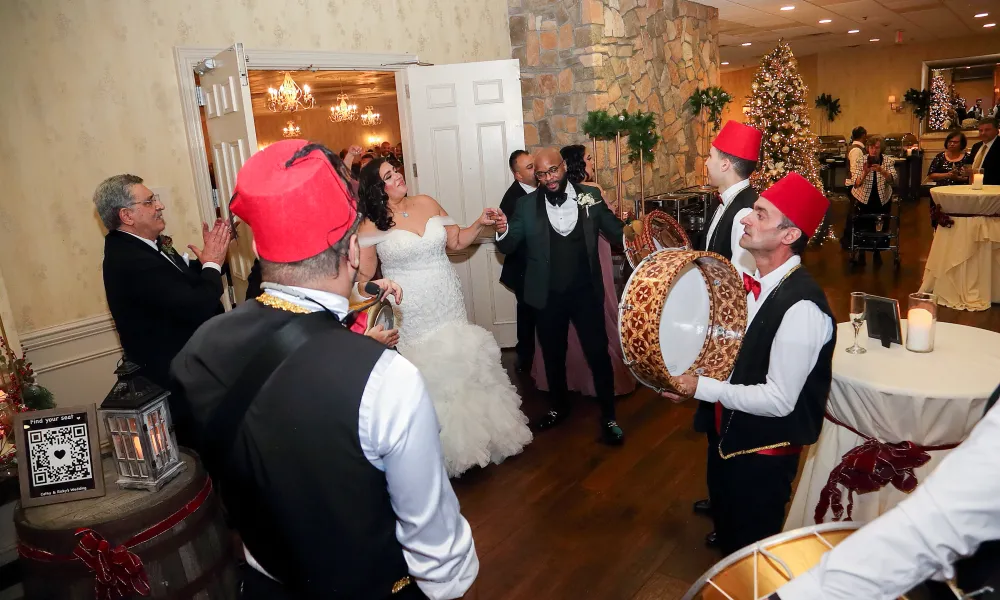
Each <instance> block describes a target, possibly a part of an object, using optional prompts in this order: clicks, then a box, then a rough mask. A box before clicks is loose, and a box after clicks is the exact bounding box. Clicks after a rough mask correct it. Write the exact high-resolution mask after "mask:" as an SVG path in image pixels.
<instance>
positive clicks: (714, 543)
mask: <svg viewBox="0 0 1000 600" xmlns="http://www.w3.org/2000/svg"><path fill="white" fill-rule="evenodd" d="M705 545H706V546H708V547H709V548H718V547H719V535H718V534H717V533H715V532H714V531H713V532H711V533H709V534H708V535H706V536H705Z"/></svg>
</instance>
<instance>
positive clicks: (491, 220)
mask: <svg viewBox="0 0 1000 600" xmlns="http://www.w3.org/2000/svg"><path fill="white" fill-rule="evenodd" d="M495 215H496V209H495V208H484V209H483V214H481V215H479V219H477V220H476V222H477V223H479V224H480V225H482V226H483V227H489V226H491V225H495V224H496V219H495Z"/></svg>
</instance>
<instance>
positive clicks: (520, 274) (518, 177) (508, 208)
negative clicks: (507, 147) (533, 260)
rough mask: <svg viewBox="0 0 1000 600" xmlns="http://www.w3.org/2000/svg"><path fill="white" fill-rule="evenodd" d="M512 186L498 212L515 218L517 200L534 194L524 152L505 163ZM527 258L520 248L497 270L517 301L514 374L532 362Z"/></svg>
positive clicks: (532, 326)
mask: <svg viewBox="0 0 1000 600" xmlns="http://www.w3.org/2000/svg"><path fill="white" fill-rule="evenodd" d="M507 164H508V166H509V167H510V172H511V173H513V174H514V182H513V183H511V184H510V187H509V188H507V191H506V192H504V194H503V199H501V200H500V210H502V211H503V212H504V214H508V215H512V214H514V208H515V207H516V206H517V199H518V198H520V197H522V196H526V195H528V194H530V193H531V192H534V191H535V187H536V184H537V183H538V182H537V181H536V180H535V161H534V159H532V157H531V155H530V154H528V153H527V152H525V151H524V150H515V151H514V152H512V153H511V155H510V159H508V161H507ZM526 261H527V258H526V256H525V252H524V249H523V248H519V249H517V250H515V251H514V252H511V253H510V254H507V255H505V256H504V259H503V269H501V270H500V283H502V284H504V285H505V286H507V288H508V289H509V290H510V291H512V292H514V297H515V298H516V299H517V346H516V347H515V350H516V351H517V362H516V363H515V366H514V368H515V370H517V372H518V373H524V372H527V371H530V370H531V364H532V363H533V362H534V360H535V310H534V309H533V308H531V306H530V305H529V304H528V303H527V302H525V301H524V267H525V262H526Z"/></svg>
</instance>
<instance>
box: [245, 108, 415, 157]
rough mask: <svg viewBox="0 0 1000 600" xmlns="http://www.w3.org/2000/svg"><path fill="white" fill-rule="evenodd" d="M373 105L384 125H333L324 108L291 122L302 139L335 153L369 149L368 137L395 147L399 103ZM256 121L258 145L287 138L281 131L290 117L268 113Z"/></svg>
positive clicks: (298, 115)
mask: <svg viewBox="0 0 1000 600" xmlns="http://www.w3.org/2000/svg"><path fill="white" fill-rule="evenodd" d="M359 106H360V105H359ZM365 106H368V105H365ZM371 106H372V107H373V109H374V110H375V112H377V113H379V114H380V115H382V124H381V125H376V126H374V127H367V126H365V125H362V124H361V121H360V120H359V121H354V122H352V123H331V122H330V120H329V119H328V118H327V117H328V116H329V114H330V111H329V109H327V108H325V107H324V108H319V109H312V110H307V111H302V112H299V113H296V115H295V116H294V117H293V118H292V120H293V121H296V125H298V126H299V127H300V128H301V129H302V136H301V137H302V139H306V140H309V141H313V142H320V143H322V144H323V145H324V146H326V147H327V148H330V149H331V150H333V151H334V152H340V151H341V150H343V149H344V148H347V147H348V146H350V145H352V144H357V145H359V146H361V147H362V148H365V149H367V148H368V146H369V144H368V137H369V136H372V135H376V136H379V137H380V138H381V139H382V141H383V142H391V143H392V145H393V147H395V146H396V144H398V143H399V141H400V138H399V109H398V108H397V106H396V103H395V102H393V103H392V104H382V105H377V106H376V105H374V104H373V105H371ZM253 118H254V126H255V128H256V129H257V145H258V146H263V145H267V144H273V143H274V142H277V141H280V140H282V139H284V138H283V137H282V133H281V130H282V129H283V128H284V127H285V124H286V123H288V120H289V117H288V115H280V114H273V113H266V114H255V115H254V117H253Z"/></svg>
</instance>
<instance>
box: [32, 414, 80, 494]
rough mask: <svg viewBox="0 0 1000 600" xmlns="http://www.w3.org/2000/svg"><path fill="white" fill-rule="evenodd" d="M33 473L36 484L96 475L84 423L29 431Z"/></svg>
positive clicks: (40, 484) (50, 483) (78, 479)
mask: <svg viewBox="0 0 1000 600" xmlns="http://www.w3.org/2000/svg"><path fill="white" fill-rule="evenodd" d="M28 445H29V446H30V447H31V472H32V473H33V479H34V481H33V483H34V485H36V486H42V485H55V484H59V483H68V482H71V481H80V480H83V479H90V478H92V477H93V472H92V470H91V464H90V440H89V438H88V436H87V427H86V426H85V425H63V426H61V427H51V428H48V429H42V430H35V431H29V432H28Z"/></svg>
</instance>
